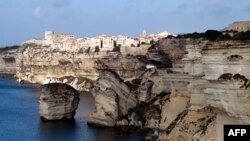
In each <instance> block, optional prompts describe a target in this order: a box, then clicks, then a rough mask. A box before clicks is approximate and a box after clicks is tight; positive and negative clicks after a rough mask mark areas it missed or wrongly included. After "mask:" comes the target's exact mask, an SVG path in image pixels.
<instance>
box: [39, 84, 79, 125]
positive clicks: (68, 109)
mask: <svg viewBox="0 0 250 141" xmlns="http://www.w3.org/2000/svg"><path fill="white" fill-rule="evenodd" d="M39 103H40V105H39V109H40V117H41V119H42V120H45V121H50V120H67V119H74V116H75V113H76V109H77V107H78V103H79V93H78V92H77V90H75V89H74V88H73V87H71V86H69V85H67V84H61V83H51V84H46V85H43V86H42V88H41V94H40V98H39Z"/></svg>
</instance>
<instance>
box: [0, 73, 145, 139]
mask: <svg viewBox="0 0 250 141" xmlns="http://www.w3.org/2000/svg"><path fill="white" fill-rule="evenodd" d="M39 93H40V92H39V89H38V88H37V87H34V86H32V85H28V84H19V83H17V82H16V81H15V79H14V78H11V77H0V141H140V140H142V139H143V138H144V133H141V132H135V131H130V130H126V131H125V130H122V129H118V128H100V127H92V126H88V125H87V115H88V114H89V113H90V112H91V111H93V110H94V98H93V96H92V95H90V94H82V95H81V96H80V103H79V105H78V109H77V112H76V115H75V120H72V121H56V122H43V121H41V119H40V116H39V102H38V98H39Z"/></svg>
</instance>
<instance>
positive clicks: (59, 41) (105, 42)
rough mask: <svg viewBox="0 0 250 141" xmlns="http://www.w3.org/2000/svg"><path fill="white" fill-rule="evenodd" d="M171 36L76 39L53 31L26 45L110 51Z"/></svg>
mask: <svg viewBox="0 0 250 141" xmlns="http://www.w3.org/2000/svg"><path fill="white" fill-rule="evenodd" d="M169 35H172V34H170V33H168V32H166V31H164V32H160V33H158V34H150V35H148V34H147V32H146V30H143V32H142V34H141V35H140V36H139V37H136V38H132V37H128V36H125V35H118V36H108V35H100V36H97V37H91V38H90V37H84V38H76V37H75V36H74V35H72V34H57V33H54V32H53V31H45V35H44V39H31V40H28V41H26V42H24V44H25V43H26V44H27V43H29V44H30V43H34V44H36V45H41V46H44V47H51V48H58V49H60V50H64V51H79V50H80V49H84V50H86V51H87V50H88V51H98V52H99V51H112V50H114V49H117V48H120V47H140V46H143V45H149V44H152V43H154V42H157V41H158V40H160V39H162V38H165V37H168V36H169Z"/></svg>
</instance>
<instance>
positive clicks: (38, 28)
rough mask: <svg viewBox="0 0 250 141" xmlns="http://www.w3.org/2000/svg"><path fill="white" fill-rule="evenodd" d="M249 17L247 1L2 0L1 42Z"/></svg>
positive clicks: (192, 27) (172, 28)
mask: <svg viewBox="0 0 250 141" xmlns="http://www.w3.org/2000/svg"><path fill="white" fill-rule="evenodd" d="M246 20H250V0H0V46H7V45H18V44H21V43H22V42H24V41H26V40H28V39H31V38H43V36H44V31H46V30H52V31H54V32H56V33H70V34H73V35H75V36H76V37H87V36H88V37H93V36H97V35H101V34H107V35H118V34H124V35H128V36H132V37H135V36H138V35H139V34H140V33H141V32H142V30H143V29H145V30H147V32H148V33H158V32H161V31H165V30H166V31H167V32H170V33H190V32H203V31H206V30H207V29H216V30H221V29H223V28H225V27H226V26H227V25H228V24H230V23H232V22H234V21H246Z"/></svg>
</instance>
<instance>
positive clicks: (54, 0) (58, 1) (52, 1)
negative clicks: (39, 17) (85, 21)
mask: <svg viewBox="0 0 250 141" xmlns="http://www.w3.org/2000/svg"><path fill="white" fill-rule="evenodd" d="M45 1H46V3H47V4H49V5H53V6H55V7H63V6H67V5H69V4H71V2H72V0H45Z"/></svg>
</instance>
